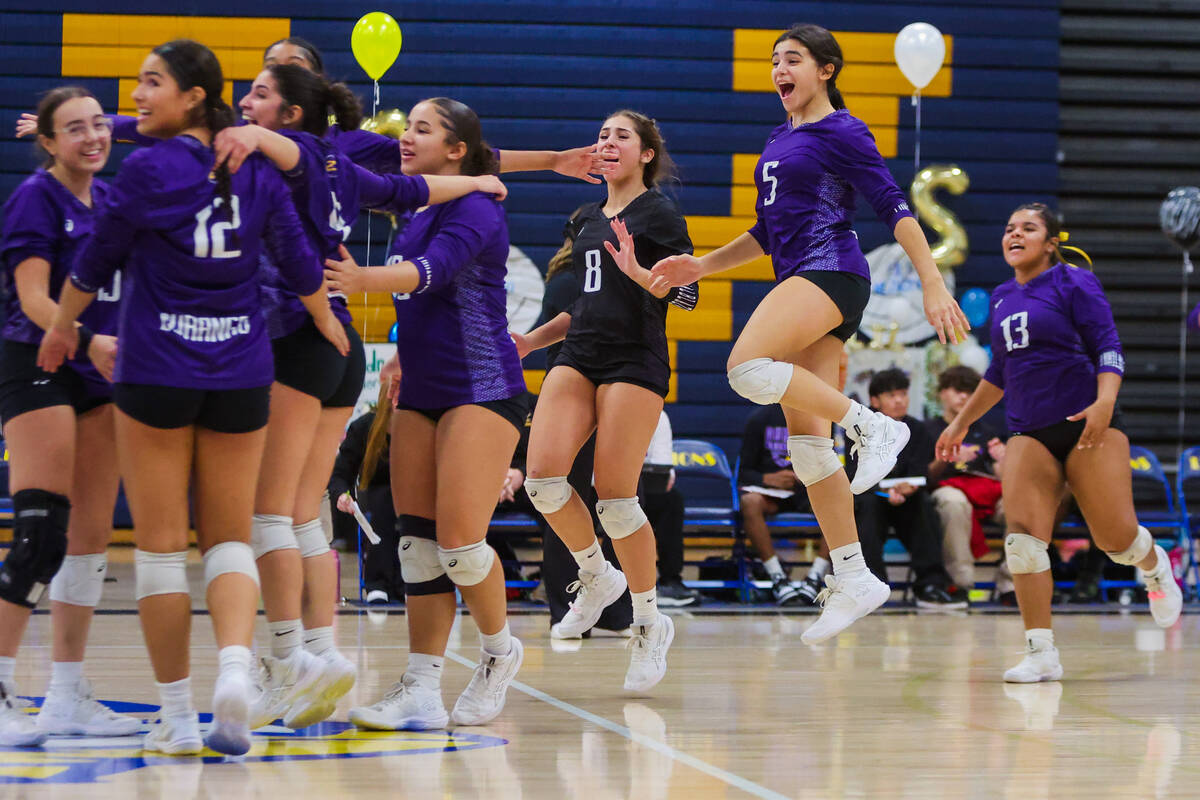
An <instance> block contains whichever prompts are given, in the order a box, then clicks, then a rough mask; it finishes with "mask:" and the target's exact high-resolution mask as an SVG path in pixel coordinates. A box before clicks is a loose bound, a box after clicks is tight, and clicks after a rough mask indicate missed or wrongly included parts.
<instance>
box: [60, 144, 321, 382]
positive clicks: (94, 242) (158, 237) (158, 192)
mask: <svg viewBox="0 0 1200 800" xmlns="http://www.w3.org/2000/svg"><path fill="white" fill-rule="evenodd" d="M212 169H213V152H212V150H211V149H210V148H208V147H205V146H204V145H202V144H201V143H200V142H198V141H197V140H196V139H194V138H192V137H190V136H178V137H175V138H174V139H168V140H165V141H162V142H160V143H159V144H157V145H155V146H154V147H151V148H147V149H144V150H138V151H136V152H134V153H132V154H130V155H129V157H128V158H126V159H125V162H124V163H123V164H122V165H121V170H120V172H118V173H117V177H116V180H115V181H114V182H113V185H112V189H111V191H110V192H109V195H108V197H107V198H106V200H105V202H104V204H103V206H102V207H101V208H100V209H99V213H98V215H97V219H96V229H95V233H94V234H93V235H92V238H91V239H90V240H89V241H88V242H87V244H85V245H84V247H83V248H82V249H81V250H80V252H79V254H78V256H77V257H76V259H75V263H74V267H73V270H72V273H71V281H72V282H73V283H75V284H76V285H77V286H78V287H79V288H80V289H83V290H84V291H89V292H90V291H96V288H97V287H99V286H103V285H105V284H106V283H107V282H108V281H109V279H110V278H111V277H112V274H113V272H114V271H115V270H116V269H117V268H118V267H120V266H122V265H124V286H123V289H124V295H125V299H124V302H122V303H121V317H120V328H119V332H118V337H119V339H120V348H119V349H118V351H117V365H116V374H115V376H114V380H115V381H117V382H122V383H144V384H152V385H156V386H177V387H180V388H190V389H246V388H251V387H256V386H266V385H268V384H270V383H271V381H272V378H273V375H274V372H273V362H272V358H271V347H270V342H269V341H268V338H267V330H266V322H265V320H264V318H263V313H262V296H261V291H260V283H259V282H260V280H261V273H260V271H259V255H260V252H261V250H262V248H263V247H264V246H266V247H267V248H268V250H270V252H271V254H272V255H273V257H274V261H275V263H276V264H278V265H279V267H280V269H281V270H282V271H283V278H284V280H285V281H286V282H287V283H288V285H289V286H290V287H291V288H292V289H293V290H294V291H295V292H297V293H298V294H302V295H307V294H312V293H313V292H315V291H317V290H318V289H320V288H321V284H322V281H323V274H324V273H323V269H322V264H321V262H320V261H319V260H318V258H317V255H316V253H314V252H313V251H312V248H310V247H309V245H308V243H307V240H306V238H305V236H304V231H303V229H302V228H301V226H300V220H299V219H298V218H297V216H296V210H295V208H294V207H293V205H292V199H291V195H290V192H289V191H288V188H287V186H286V185H285V184H284V182H283V178H282V177H281V176H280V174H279V171H278V170H276V169H275V167H274V165H272V164H271V163H270V162H269V161H267V160H266V159H265V158H264V157H262V156H261V155H258V154H253V155H251V156H250V158H248V159H246V161H245V163H244V164H243V165H242V167H241V169H239V170H238V171H237V173H236V174H235V175H233V176H232V202H231V204H230V206H229V208H226V206H225V202H224V200H223V199H221V197H220V195H219V194H218V193H217V187H216V179H215V177H214V176H213V173H212Z"/></svg>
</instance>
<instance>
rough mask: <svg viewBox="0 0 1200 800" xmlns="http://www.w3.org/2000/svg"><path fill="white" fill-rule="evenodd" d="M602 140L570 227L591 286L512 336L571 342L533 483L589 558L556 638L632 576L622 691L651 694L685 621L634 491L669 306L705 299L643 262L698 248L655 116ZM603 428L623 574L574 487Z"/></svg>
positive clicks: (536, 425) (588, 618)
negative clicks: (593, 185) (667, 605)
mask: <svg viewBox="0 0 1200 800" xmlns="http://www.w3.org/2000/svg"><path fill="white" fill-rule="evenodd" d="M596 149H597V150H598V151H599V152H600V153H601V154H602V155H604V156H605V157H606V159H607V160H608V161H609V162H610V163H611V164H612V165H613V171H612V172H611V173H610V174H609V175H607V176H606V178H607V181H608V196H607V197H606V198H605V199H604V200H601V201H597V202H595V203H591V204H590V205H587V206H584V207H583V208H582V209H580V210H579V212H578V213H577V214H575V215H574V216H573V218H572V220H571V223H570V224H571V225H572V226H574V235H573V236H572V237H571V238H572V239H573V241H574V245H573V261H574V266H575V273H576V275H578V277H579V283H580V286H582V287H583V292H582V293H581V294H580V296H579V299H578V300H576V301H575V303H574V305H572V306H571V308H570V309H569V310H568V311H564V312H563V313H561V314H559V315H558V316H557V317H555V318H554V319H552V320H550V321H549V322H547V323H546V324H545V325H542V326H541V327H539V328H537V329H536V330H533V331H530V332H529V333H528V334H527V335H525V336H521V335H519V334H514V335H513V338H514V340H516V342H517V351H518V353H520V354H521V355H522V356H524V355H525V354H526V353H528V352H530V351H531V350H535V349H538V348H541V347H546V346H549V345H551V344H554V343H555V342H558V341H560V340H561V341H563V345H562V349H561V350H560V351H559V353H558V354H557V355H556V356H555V360H554V365H553V367H552V368H551V369H550V372H549V374H548V375H547V376H546V381H545V383H543V384H542V391H541V395H540V397H539V399H538V405H537V411H536V412H535V414H534V418H533V429H532V432H531V434H530V443H529V458H528V466H529V478H528V479H527V480H526V481H525V487H526V491H527V492H528V493H529V498H530V500H531V501H532V502H533V505H534V506H535V507H536V508H537V509H538V511H540V512H541V513H542V514H543V515H544V516H545V517H546V519H547V521H548V522H549V523H550V525H551V526H552V527H553V528H554V531H555V533H556V534H557V535H558V537H559V538H560V539H562V541H563V544H565V545H566V546H567V548H568V549H569V550H570V551H571V555H573V556H574V557H575V561H576V563H578V565H579V580H578V581H576V582H574V583H572V585H571V587H569V590H570V591H576V592H577V595H576V598H575V600H574V602H572V603H571V607H570V609H569V610H568V611H567V613H566V615H565V616H564V617H563V618H562V620H560V621H559V622H558V623H557V624H556V625H555V626H554V627H553V628H551V629H550V635H551V636H552V637H554V638H556V639H572V638H578V637H580V636H582V635H583V634H584V633H586V632H587V631H588V630H590V629H591V628H592V626H594V625H595V624H596V622H597V620H599V618H600V615H601V614H602V613H603V611H604V609H605V607H606V606H608V605H610V604H611V603H613V602H615V601H616V600H617V599H618V598H619V597H621V595H623V594H624V593H625V589H626V587H627V586H628V589H629V591H630V593H631V597H632V599H633V631H634V638H633V644H632V651H631V653H630V661H629V668H628V671H627V672H626V675H625V689H626V690H628V691H634V692H645V691H648V690H649V689H651V688H653V687H654V686H655V685H656V684H658V682H659V681H661V680H662V678H663V676H664V675H665V674H666V669H667V660H666V659H667V651H668V649H669V648H670V646H671V641H672V640H673V639H674V636H675V627H674V624H673V623H672V622H671V618H670V617H668V616H666V615H665V614H662V613H661V612H659V610H658V601H657V594H656V589H655V586H656V583H657V578H658V572H657V568H656V558H657V553H656V551H655V543H654V531H653V530H652V529H651V526H650V523H649V521H647V519H646V514H645V512H644V511H642V508H641V506H640V505H639V503H638V498H637V487H638V481H639V479H640V477H641V470H642V462H643V461H644V460H645V457H646V450H647V448H648V447H649V446H650V439H651V438H652V436H653V434H654V430H655V428H656V427H657V425H658V420H659V416H660V415H661V413H662V407H663V398H664V397H666V395H667V392H668V389H669V385H668V384H669V379H670V376H671V364H670V358H669V356H668V352H667V336H666V320H667V306H668V303H673V304H675V305H677V306H679V307H681V308H684V309H688V310H691V309H693V308H695V307H696V302H697V300H698V289H697V287H696V286H695V285H689V286H686V287H682V288H679V289H668V288H667V287H666V286H662V287H658V288H654V287H651V286H650V271H649V270H648V269H646V268H644V267H642V266H641V264H643V263H644V264H654V263H656V262H657V261H659V260H660V259H662V258H665V257H667V256H669V255H672V254H675V253H690V252H691V251H692V242H691V239H689V238H688V232H687V223H686V222H684V219H683V215H682V214H681V213H680V212H679V208H678V207H677V206H676V205H675V203H674V202H673V201H672V200H670V199H669V198H668V197H667V196H666V195H664V194H662V193H661V192H659V191H658V189H657V186H658V185H659V183H660V182H661V181H663V180H664V179H669V178H670V176H671V172H672V166H673V165H672V164H671V159H670V156H668V155H667V151H666V147H665V146H664V144H663V139H662V134H661V133H660V132H659V130H658V126H657V125H655V123H654V121H653V120H652V119H650V118H649V117H647V116H645V115H644V114H640V113H638V112H636V111H618V112H616V113H614V114H612V115H611V116H610V117H609V118H608V119H607V120H605V121H604V123H603V125H602V126H601V128H600V132H599V136H598V137H597V142H596ZM593 432H594V433H595V434H596V459H595V469H596V474H595V484H596V493H597V496H598V498H599V500H598V502H597V503H596V511H597V513H598V515H599V518H600V523H601V525H602V526H603V527H604V530H605V532H606V533H607V534H608V536H609V537H610V538H611V539H612V541H613V547H614V548H616V552H617V556H618V557H619V558H620V560H621V566H622V568H623V570H624V572H622V570H618V569H616V568H615V567H613V566H611V565H610V564H609V563H608V562H607V561H606V560H605V559H604V556H603V555H602V554H601V552H600V543H599V541H598V540H597V539H596V533H595V530H594V528H593V526H592V517H591V515H590V513H589V512H588V510H587V507H586V506H585V505H584V504H583V501H582V500H581V499H580V498H579V496H578V495H577V494H576V493H575V491H574V490H573V489H572V488H571V487H570V485H569V484H568V483H567V477H566V476H567V473H568V472H569V471H570V469H571V464H572V463H574V461H575V457H576V455H577V454H578V452H579V450H580V448H582V447H583V445H584V444H585V443H586V442H587V440H588V439H589V438H590V437H591V435H592V433H593Z"/></svg>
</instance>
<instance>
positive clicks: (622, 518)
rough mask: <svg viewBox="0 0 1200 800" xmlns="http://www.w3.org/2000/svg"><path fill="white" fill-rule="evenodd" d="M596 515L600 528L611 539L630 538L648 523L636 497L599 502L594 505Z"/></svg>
mask: <svg viewBox="0 0 1200 800" xmlns="http://www.w3.org/2000/svg"><path fill="white" fill-rule="evenodd" d="M596 515H597V516H598V517H600V527H602V528H604V532H605V533H607V534H608V536H609V538H611V539H624V538H625V537H627V536H632V535H633V534H635V533H637V531H638V530H639V529H640V528H641V527H642V526H643V525H645V524H646V522H647V521H648V520H647V519H646V512H645V511H643V510H642V507H641V505H639V504H638V499H637V498H636V497H618V498H614V499H612V500H601V501H599V502H598V503H596Z"/></svg>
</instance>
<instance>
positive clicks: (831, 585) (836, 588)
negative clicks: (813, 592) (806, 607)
mask: <svg viewBox="0 0 1200 800" xmlns="http://www.w3.org/2000/svg"><path fill="white" fill-rule="evenodd" d="M841 590H842V582H841V581H839V580H838V579H837V577H836V576H834V575H826V576H825V588H824V589H822V590H821V591H819V592H817V597H816V603H817V605H819V606H820V607H821V608H824V607H825V604H826V603H827V602H829V598H830V597H832V596H833V594H834V593H835V592H840V591H841Z"/></svg>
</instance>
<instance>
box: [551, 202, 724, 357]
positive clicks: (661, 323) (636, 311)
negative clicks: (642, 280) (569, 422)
mask: <svg viewBox="0 0 1200 800" xmlns="http://www.w3.org/2000/svg"><path fill="white" fill-rule="evenodd" d="M618 216H619V217H620V218H621V219H622V220H623V221H624V222H625V225H626V227H627V228H628V230H629V233H630V235H631V236H633V244H634V252H635V253H636V254H637V260H638V263H639V264H641V265H642V266H643V267H645V268H646V269H649V268H651V267H653V266H654V265H655V264H656V263H658V262H659V261H660V260H662V259H664V258H666V257H668V256H673V255H679V254H681V253H691V252H692V240H691V239H690V238H688V232H687V223H686V222H684V220H683V215H682V214H680V213H679V208H678V207H677V206H676V205H675V203H674V202H673V201H672V200H670V199H669V198H668V197H666V196H665V195H663V194H662V193H661V192H659V191H658V190H656V189H650V190H648V191H646V192H644V193H643V194H640V195H638V196H637V197H636V198H634V199H633V201H632V202H630V203H629V205H628V206H626V207H625V209H624V210H623V211H622V212H621V213H620V214H618ZM611 222H612V220H611V219H610V218H609V217H606V216H605V215H604V202H599V203H594V204H592V205H589V206H585V207H584V208H583V210H582V211H580V212H579V214H577V215H576V216H575V219H574V226H575V245H574V248H573V249H572V253H571V255H572V262H573V266H574V271H575V275H576V277H577V278H578V280H579V286H580V288H581V289H582V291H581V292H580V295H579V299H578V300H576V301H575V303H574V304H573V305H572V306H571V308H570V309H569V312H570V314H571V327H570V330H569V331H568V332H567V340H566V342H565V346H566V347H567V348H569V349H571V350H579V351H582V352H585V353H589V354H594V355H595V357H597V358H599V359H601V360H604V361H607V360H610V359H611V358H612V357H613V356H614V355H618V354H619V356H620V357H621V358H623V359H627V358H630V357H633V356H635V354H639V353H640V355H639V356H636V357H638V358H640V359H643V360H651V361H659V362H661V364H662V365H664V366H666V367H667V368H668V369H669V366H670V365H669V361H668V357H667V334H666V324H667V306H668V305H669V304H670V305H675V306H678V307H680V308H683V309H685V310H688V311H690V310H691V309H693V308H695V307H696V303H697V301H698V300H699V298H700V291H699V287H698V286H697V285H696V284H694V283H693V284H690V285H688V286H681V287H679V288H676V289H672V290H671V292H670V293H669V294H668V295H667V296H666V297H665V298H662V299H659V298H657V297H655V296H653V295H652V294H650V293H649V292H647V291H646V290H645V289H643V288H642V287H641V286H639V285H637V284H636V283H634V282H633V281H632V280H631V279H630V278H629V277H627V276H626V275H625V273H623V272H621V269H620V267H618V266H617V264H616V262H615V261H613V258H612V256H610V255H609V254H608V250H606V249H605V247H604V243H605V242H612V243H613V244H614V245H616V244H617V235H616V234H615V233H613V230H612V226H611Z"/></svg>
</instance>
